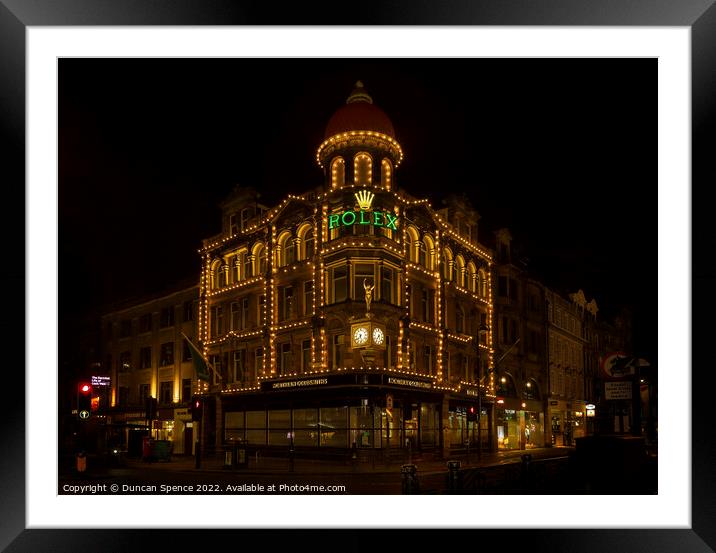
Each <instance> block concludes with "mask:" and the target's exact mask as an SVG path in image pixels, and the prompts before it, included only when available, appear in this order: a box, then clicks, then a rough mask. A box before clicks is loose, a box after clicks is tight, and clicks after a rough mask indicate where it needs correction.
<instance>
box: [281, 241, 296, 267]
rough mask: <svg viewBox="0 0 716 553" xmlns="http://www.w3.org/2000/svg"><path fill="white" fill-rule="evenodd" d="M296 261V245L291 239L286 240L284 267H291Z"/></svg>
mask: <svg viewBox="0 0 716 553" xmlns="http://www.w3.org/2000/svg"><path fill="white" fill-rule="evenodd" d="M294 261H296V243H295V242H294V241H293V239H292V238H291V237H289V238H288V239H287V240H286V246H285V253H284V258H283V264H282V265H290V264H291V263H293V262H294Z"/></svg>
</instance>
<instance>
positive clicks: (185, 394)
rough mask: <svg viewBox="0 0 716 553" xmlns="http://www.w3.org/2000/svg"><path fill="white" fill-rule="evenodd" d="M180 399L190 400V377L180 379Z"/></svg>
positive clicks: (183, 400) (184, 401) (183, 401)
mask: <svg viewBox="0 0 716 553" xmlns="http://www.w3.org/2000/svg"><path fill="white" fill-rule="evenodd" d="M181 401H182V403H186V402H188V401H191V378H183V379H182V381H181Z"/></svg>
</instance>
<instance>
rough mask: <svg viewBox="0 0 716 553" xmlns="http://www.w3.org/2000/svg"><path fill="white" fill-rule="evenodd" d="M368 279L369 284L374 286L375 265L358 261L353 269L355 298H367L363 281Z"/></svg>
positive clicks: (359, 299)
mask: <svg viewBox="0 0 716 553" xmlns="http://www.w3.org/2000/svg"><path fill="white" fill-rule="evenodd" d="M365 280H367V281H368V282H367V284H368V285H369V286H372V285H373V284H375V277H374V275H373V265H367V264H362V263H358V264H356V265H355V266H354V269H353V299H354V300H358V301H361V300H364V299H365V288H364V287H363V282H364V281H365Z"/></svg>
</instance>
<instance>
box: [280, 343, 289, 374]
mask: <svg viewBox="0 0 716 553" xmlns="http://www.w3.org/2000/svg"><path fill="white" fill-rule="evenodd" d="M290 369H291V344H290V343H285V344H281V345H280V346H279V365H278V370H279V374H288V373H289V372H290Z"/></svg>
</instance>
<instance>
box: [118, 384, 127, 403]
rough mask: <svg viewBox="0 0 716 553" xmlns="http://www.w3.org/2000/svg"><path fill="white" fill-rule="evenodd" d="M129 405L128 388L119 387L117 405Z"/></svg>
mask: <svg viewBox="0 0 716 553" xmlns="http://www.w3.org/2000/svg"><path fill="white" fill-rule="evenodd" d="M128 403H129V388H128V387H127V386H120V387H119V394H118V397H117V404H118V405H120V406H125V405H127V404H128Z"/></svg>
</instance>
